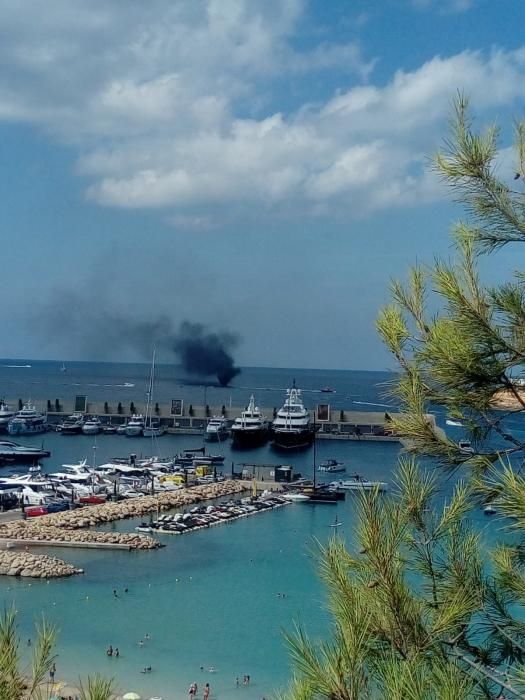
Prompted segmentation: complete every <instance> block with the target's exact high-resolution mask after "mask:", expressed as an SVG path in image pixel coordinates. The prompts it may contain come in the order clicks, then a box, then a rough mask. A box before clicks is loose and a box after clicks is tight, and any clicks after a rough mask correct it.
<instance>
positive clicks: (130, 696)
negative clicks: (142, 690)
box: [122, 692, 140, 700]
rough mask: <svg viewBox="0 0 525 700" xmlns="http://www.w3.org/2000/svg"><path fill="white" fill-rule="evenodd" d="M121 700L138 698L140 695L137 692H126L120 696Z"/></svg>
mask: <svg viewBox="0 0 525 700" xmlns="http://www.w3.org/2000/svg"><path fill="white" fill-rule="evenodd" d="M122 700H140V695H139V694H138V693H133V692H132V693H126V694H125V695H123V696H122Z"/></svg>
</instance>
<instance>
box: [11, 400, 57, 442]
mask: <svg viewBox="0 0 525 700" xmlns="http://www.w3.org/2000/svg"><path fill="white" fill-rule="evenodd" d="M46 430H47V423H46V417H45V416H44V414H43V413H39V412H38V411H37V410H36V408H35V407H34V405H33V404H32V403H31V401H28V402H27V403H26V404H24V407H23V408H22V410H21V411H18V412H17V413H16V415H15V416H14V417H13V418H11V420H10V421H9V423H8V425H7V432H8V433H9V435H34V434H35V433H45V431H46Z"/></svg>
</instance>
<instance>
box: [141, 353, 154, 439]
mask: <svg viewBox="0 0 525 700" xmlns="http://www.w3.org/2000/svg"><path fill="white" fill-rule="evenodd" d="M156 349H157V348H156V347H155V346H153V356H152V358H151V371H150V374H149V384H148V391H147V392H146V415H145V417H144V425H145V426H146V428H147V427H148V418H149V423H150V425H149V427H150V428H151V416H150V413H151V401H152V396H153V379H154V376H155V352H156Z"/></svg>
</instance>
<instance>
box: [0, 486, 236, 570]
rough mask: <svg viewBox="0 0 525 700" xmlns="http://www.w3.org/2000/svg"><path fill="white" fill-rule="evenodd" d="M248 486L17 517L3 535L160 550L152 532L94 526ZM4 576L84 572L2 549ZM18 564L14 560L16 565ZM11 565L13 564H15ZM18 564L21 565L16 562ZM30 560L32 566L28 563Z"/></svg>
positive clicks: (1, 528)
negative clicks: (19, 518) (113, 530)
mask: <svg viewBox="0 0 525 700" xmlns="http://www.w3.org/2000/svg"><path fill="white" fill-rule="evenodd" d="M244 490H245V487H244V486H243V484H241V483H240V482H238V481H223V482H219V483H216V484H207V485H205V486H196V487H192V488H185V489H180V490H177V491H168V492H164V493H161V494H157V495H155V496H141V497H138V498H134V499H129V500H127V501H119V502H117V503H113V502H111V503H103V504H100V505H96V506H87V507H84V508H79V509H77V510H70V511H63V512H60V513H53V514H50V515H42V516H40V517H38V518H34V519H28V520H15V521H12V522H7V523H4V524H2V525H0V539H4V540H9V541H13V540H16V541H25V542H27V543H28V544H30V543H31V544H38V543H46V542H49V544H50V545H60V544H63V545H64V546H68V545H69V546H75V545H76V546H82V545H84V546H87V547H89V546H93V547H96V546H97V545H98V546H101V547H111V546H114V547H118V548H122V547H127V548H129V549H134V550H146V549H157V548H158V547H160V546H161V543H160V542H159V541H158V540H156V539H154V538H153V537H150V536H148V535H142V534H138V533H129V532H100V531H96V530H91V529H88V528H92V527H94V526H96V525H100V524H101V523H109V522H112V521H114V520H122V519H123V518H134V517H141V516H144V515H146V514H148V513H153V512H157V511H165V510H169V509H171V508H180V507H183V506H186V505H191V504H194V503H199V502H200V501H205V500H210V499H213V498H220V497H222V496H229V495H234V494H237V493H241V492H242V491H244ZM0 554H1V555H2V557H5V564H4V563H3V561H4V560H3V559H1V560H0V575H2V574H8V575H11V576H36V577H38V578H51V577H57V576H71V575H72V574H74V573H79V571H80V570H78V569H75V568H74V567H72V566H70V565H69V564H66V563H65V562H63V561H61V560H59V559H54V558H53V557H48V556H46V555H42V554H32V553H29V552H12V551H10V550H7V551H1V552H0ZM13 562H14V563H13ZM11 564H12V565H11ZM15 564H16V565H15ZM26 564H27V565H26Z"/></svg>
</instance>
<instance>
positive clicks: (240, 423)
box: [231, 394, 269, 447]
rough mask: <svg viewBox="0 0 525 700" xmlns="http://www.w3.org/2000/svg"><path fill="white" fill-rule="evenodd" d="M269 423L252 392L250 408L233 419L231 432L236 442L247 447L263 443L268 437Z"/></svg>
mask: <svg viewBox="0 0 525 700" xmlns="http://www.w3.org/2000/svg"><path fill="white" fill-rule="evenodd" d="M268 425H269V424H268V421H267V419H266V417H265V416H264V414H263V413H262V412H261V411H260V409H259V408H258V407H257V406H256V405H255V398H254V397H253V394H252V396H250V403H249V405H248V408H247V409H246V410H245V411H242V413H241V415H240V416H238V417H237V418H236V419H235V420H234V421H233V425H232V427H231V433H232V438H233V442H234V444H237V445H241V446H245V447H250V446H251V445H260V444H262V443H263V442H265V441H266V440H267V438H268Z"/></svg>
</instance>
